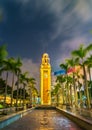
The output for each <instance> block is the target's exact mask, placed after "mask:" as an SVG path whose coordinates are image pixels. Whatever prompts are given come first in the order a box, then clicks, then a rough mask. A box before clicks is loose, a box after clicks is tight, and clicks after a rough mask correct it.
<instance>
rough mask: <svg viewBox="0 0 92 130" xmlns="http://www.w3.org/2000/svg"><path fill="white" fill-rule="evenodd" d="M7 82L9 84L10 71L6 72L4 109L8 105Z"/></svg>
mask: <svg viewBox="0 0 92 130" xmlns="http://www.w3.org/2000/svg"><path fill="white" fill-rule="evenodd" d="M7 82H8V71H7V72H6V86H5V94H4V107H5V104H6V97H7Z"/></svg>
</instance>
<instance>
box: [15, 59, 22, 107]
mask: <svg viewBox="0 0 92 130" xmlns="http://www.w3.org/2000/svg"><path fill="white" fill-rule="evenodd" d="M21 66H22V62H21V59H20V58H18V59H17V61H16V76H17V82H16V85H17V97H16V110H17V107H18V97H19V79H20V74H21V69H20V67H21Z"/></svg>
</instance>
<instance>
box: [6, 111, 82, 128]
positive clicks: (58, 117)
mask: <svg viewBox="0 0 92 130" xmlns="http://www.w3.org/2000/svg"><path fill="white" fill-rule="evenodd" d="M3 130H83V129H81V128H79V127H78V126H77V125H76V124H75V123H73V122H72V121H71V120H69V119H68V118H67V117H65V116H63V115H62V114H61V113H59V112H57V111H56V110H44V109H42V110H33V111H32V112H31V113H29V114H28V115H26V116H24V117H22V118H21V119H19V120H18V121H16V122H14V123H12V124H10V125H9V126H7V127H6V128H4V129H3Z"/></svg>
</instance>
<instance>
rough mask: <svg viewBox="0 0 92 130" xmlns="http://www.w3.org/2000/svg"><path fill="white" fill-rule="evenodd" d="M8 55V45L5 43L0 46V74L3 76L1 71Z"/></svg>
mask: <svg viewBox="0 0 92 130" xmlns="http://www.w3.org/2000/svg"><path fill="white" fill-rule="evenodd" d="M7 55H8V52H7V50H6V46H5V45H2V46H0V76H1V73H2V71H3V70H2V68H3V65H4V62H3V61H4V60H5V59H6V57H7Z"/></svg>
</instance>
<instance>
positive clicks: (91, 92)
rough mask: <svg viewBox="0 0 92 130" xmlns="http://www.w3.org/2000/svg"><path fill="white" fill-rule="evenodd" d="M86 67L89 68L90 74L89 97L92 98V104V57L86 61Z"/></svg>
mask: <svg viewBox="0 0 92 130" xmlns="http://www.w3.org/2000/svg"><path fill="white" fill-rule="evenodd" d="M85 65H86V66H87V69H88V74H89V86H90V87H89V96H90V102H91V98H92V79H91V68H92V55H90V57H88V58H87V59H86V61H85Z"/></svg>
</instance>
